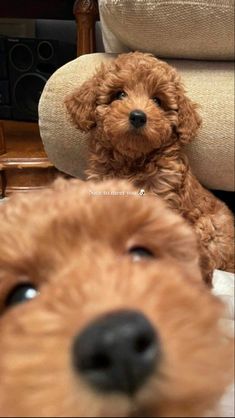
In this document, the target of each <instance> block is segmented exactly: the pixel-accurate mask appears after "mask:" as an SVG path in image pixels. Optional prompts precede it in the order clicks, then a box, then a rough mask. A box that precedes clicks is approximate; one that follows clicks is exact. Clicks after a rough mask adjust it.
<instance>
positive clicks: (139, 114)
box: [129, 109, 147, 128]
mask: <svg viewBox="0 0 235 418" xmlns="http://www.w3.org/2000/svg"><path fill="white" fill-rule="evenodd" d="M129 120H130V123H131V124H132V125H133V126H134V127H135V128H141V126H144V125H145V123H146V122H147V116H146V114H145V113H144V112H143V111H142V110H138V109H135V110H132V112H130V115H129Z"/></svg>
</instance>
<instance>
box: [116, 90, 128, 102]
mask: <svg viewBox="0 0 235 418" xmlns="http://www.w3.org/2000/svg"><path fill="white" fill-rule="evenodd" d="M126 96H127V94H126V93H125V91H122V90H120V91H117V92H116V94H115V96H114V100H122V99H124V98H125V97H126Z"/></svg>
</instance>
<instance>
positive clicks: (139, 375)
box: [73, 310, 159, 395]
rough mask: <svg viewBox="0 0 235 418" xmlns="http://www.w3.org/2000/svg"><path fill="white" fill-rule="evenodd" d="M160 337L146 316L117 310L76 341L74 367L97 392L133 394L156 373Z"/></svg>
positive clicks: (97, 322) (84, 332) (91, 327)
mask: <svg viewBox="0 0 235 418" xmlns="http://www.w3.org/2000/svg"><path fill="white" fill-rule="evenodd" d="M158 359H159V342H158V338H157V335H156V333H155V331H154V329H153V327H152V325H151V324H150V322H149V321H148V319H146V318H145V316H144V315H142V314H141V313H140V312H136V311H132V310H130V311H128V310H127V311H126V310H122V311H117V312H114V313H110V314H108V315H106V316H103V317H101V318H99V319H98V320H97V321H95V322H93V323H91V324H90V325H89V326H88V327H87V328H86V329H84V331H83V332H82V333H81V334H80V335H78V336H77V337H76V338H75V341H74V344H73V364H74V366H75V369H76V371H78V372H79V373H80V374H81V375H83V376H84V377H85V378H86V380H87V381H88V382H89V383H90V384H91V385H92V386H94V387H95V388H96V389H98V390H101V391H105V392H109V391H115V392H116V391H118V392H124V393H126V394H128V395H132V394H134V393H135V392H136V391H137V390H138V389H139V388H140V387H141V386H142V385H143V384H144V383H145V381H146V379H147V378H148V377H149V376H150V375H151V374H152V373H154V369H155V367H156V365H157V362H158Z"/></svg>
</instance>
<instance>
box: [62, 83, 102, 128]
mask: <svg viewBox="0 0 235 418" xmlns="http://www.w3.org/2000/svg"><path fill="white" fill-rule="evenodd" d="M96 85H97V77H96V76H93V77H92V78H91V79H90V80H88V81H85V82H84V83H83V84H82V85H81V86H80V87H79V88H78V89H76V90H75V91H74V92H73V93H72V94H70V95H69V96H67V97H66V99H65V105H66V107H67V110H68V112H69V114H70V116H71V119H72V122H73V123H74V124H75V125H76V127H77V128H78V129H80V130H81V131H84V132H87V131H89V130H90V129H91V128H93V127H94V126H95V125H96V121H95V109H96Z"/></svg>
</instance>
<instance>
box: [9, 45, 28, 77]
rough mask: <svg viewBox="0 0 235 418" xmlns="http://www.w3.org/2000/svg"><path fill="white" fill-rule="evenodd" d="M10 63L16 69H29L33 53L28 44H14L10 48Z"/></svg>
mask: <svg viewBox="0 0 235 418" xmlns="http://www.w3.org/2000/svg"><path fill="white" fill-rule="evenodd" d="M9 59H10V63H11V64H12V65H13V67H14V68H15V69H16V70H18V71H29V70H30V69H31V68H32V65H33V53H32V50H31V49H30V48H29V46H28V45H25V44H16V45H14V46H13V47H12V49H11V50H10V57H9Z"/></svg>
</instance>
